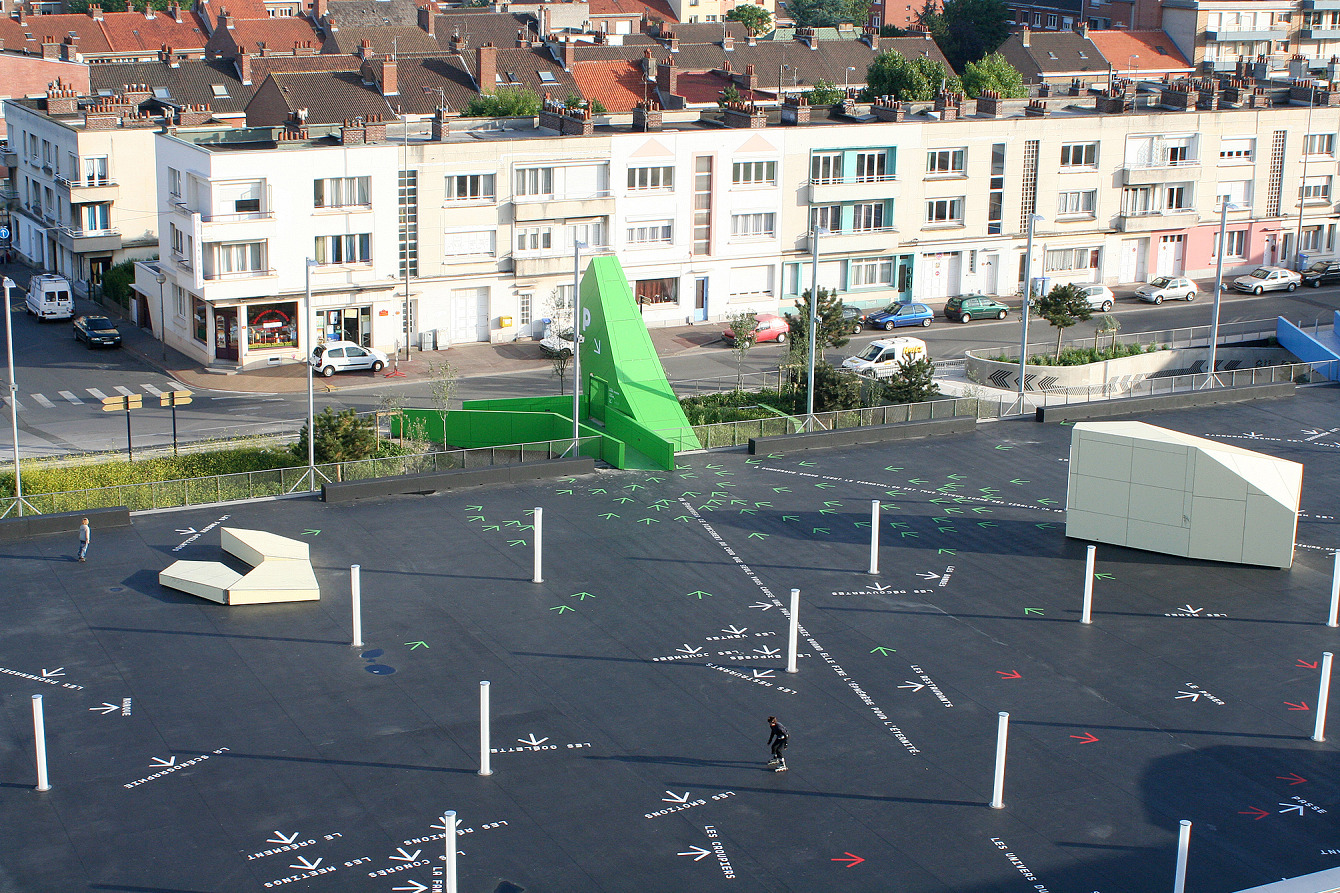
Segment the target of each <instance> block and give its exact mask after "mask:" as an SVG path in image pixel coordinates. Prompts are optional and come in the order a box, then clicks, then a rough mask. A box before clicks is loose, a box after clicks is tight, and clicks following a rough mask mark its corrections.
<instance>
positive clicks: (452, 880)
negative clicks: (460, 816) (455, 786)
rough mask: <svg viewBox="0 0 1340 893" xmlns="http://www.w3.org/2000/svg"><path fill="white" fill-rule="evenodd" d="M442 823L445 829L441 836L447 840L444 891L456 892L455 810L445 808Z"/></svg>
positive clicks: (448, 892)
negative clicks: (445, 883)
mask: <svg viewBox="0 0 1340 893" xmlns="http://www.w3.org/2000/svg"><path fill="white" fill-rule="evenodd" d="M442 825H443V827H444V828H445V829H446V833H445V834H443V836H444V837H445V838H446V840H447V853H446V856H447V868H446V881H447V886H446V893H456V810H454V809H449V810H447V814H446V815H444V816H443V817H442Z"/></svg>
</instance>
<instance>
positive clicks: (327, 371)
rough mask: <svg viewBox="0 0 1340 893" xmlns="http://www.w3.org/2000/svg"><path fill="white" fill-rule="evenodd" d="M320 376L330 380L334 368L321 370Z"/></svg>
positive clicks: (329, 367) (328, 367)
mask: <svg viewBox="0 0 1340 893" xmlns="http://www.w3.org/2000/svg"><path fill="white" fill-rule="evenodd" d="M321 374H322V375H324V376H325V377H326V378H330V377H331V376H332V375H334V374H335V367H334V366H326V367H324V368H323V369H322V370H321Z"/></svg>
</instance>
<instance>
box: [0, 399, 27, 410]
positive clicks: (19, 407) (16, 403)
mask: <svg viewBox="0 0 1340 893" xmlns="http://www.w3.org/2000/svg"><path fill="white" fill-rule="evenodd" d="M3 399H4V402H5V404H6V405H8V404H10V403H13V404H14V409H15V411H17V412H23V410H24V406H23V404H22V403H21V402H20V401H18V400H10V399H9V398H7V397H6V398H3Z"/></svg>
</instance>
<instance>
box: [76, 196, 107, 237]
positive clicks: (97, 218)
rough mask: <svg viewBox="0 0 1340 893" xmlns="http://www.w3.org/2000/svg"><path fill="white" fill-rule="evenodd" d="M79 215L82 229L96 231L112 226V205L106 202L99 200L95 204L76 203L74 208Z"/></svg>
mask: <svg viewBox="0 0 1340 893" xmlns="http://www.w3.org/2000/svg"><path fill="white" fill-rule="evenodd" d="M74 210H75V212H76V213H77V214H78V215H79V216H78V221H77V222H78V223H79V224H80V227H79V228H80V229H82V230H84V231H85V232H96V231H98V230H104V229H108V228H110V227H111V225H112V224H111V220H110V219H109V218H110V216H111V205H109V204H107V203H105V202H99V203H97V204H93V205H76V206H75V208H74Z"/></svg>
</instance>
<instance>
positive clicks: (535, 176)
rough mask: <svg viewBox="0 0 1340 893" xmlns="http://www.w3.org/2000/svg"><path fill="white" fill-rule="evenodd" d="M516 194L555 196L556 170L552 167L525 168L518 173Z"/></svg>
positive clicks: (518, 170)
mask: <svg viewBox="0 0 1340 893" xmlns="http://www.w3.org/2000/svg"><path fill="white" fill-rule="evenodd" d="M516 194H517V195H519V196H541V195H553V194H554V169H553V168H550V167H523V168H518V169H517V172H516Z"/></svg>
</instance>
